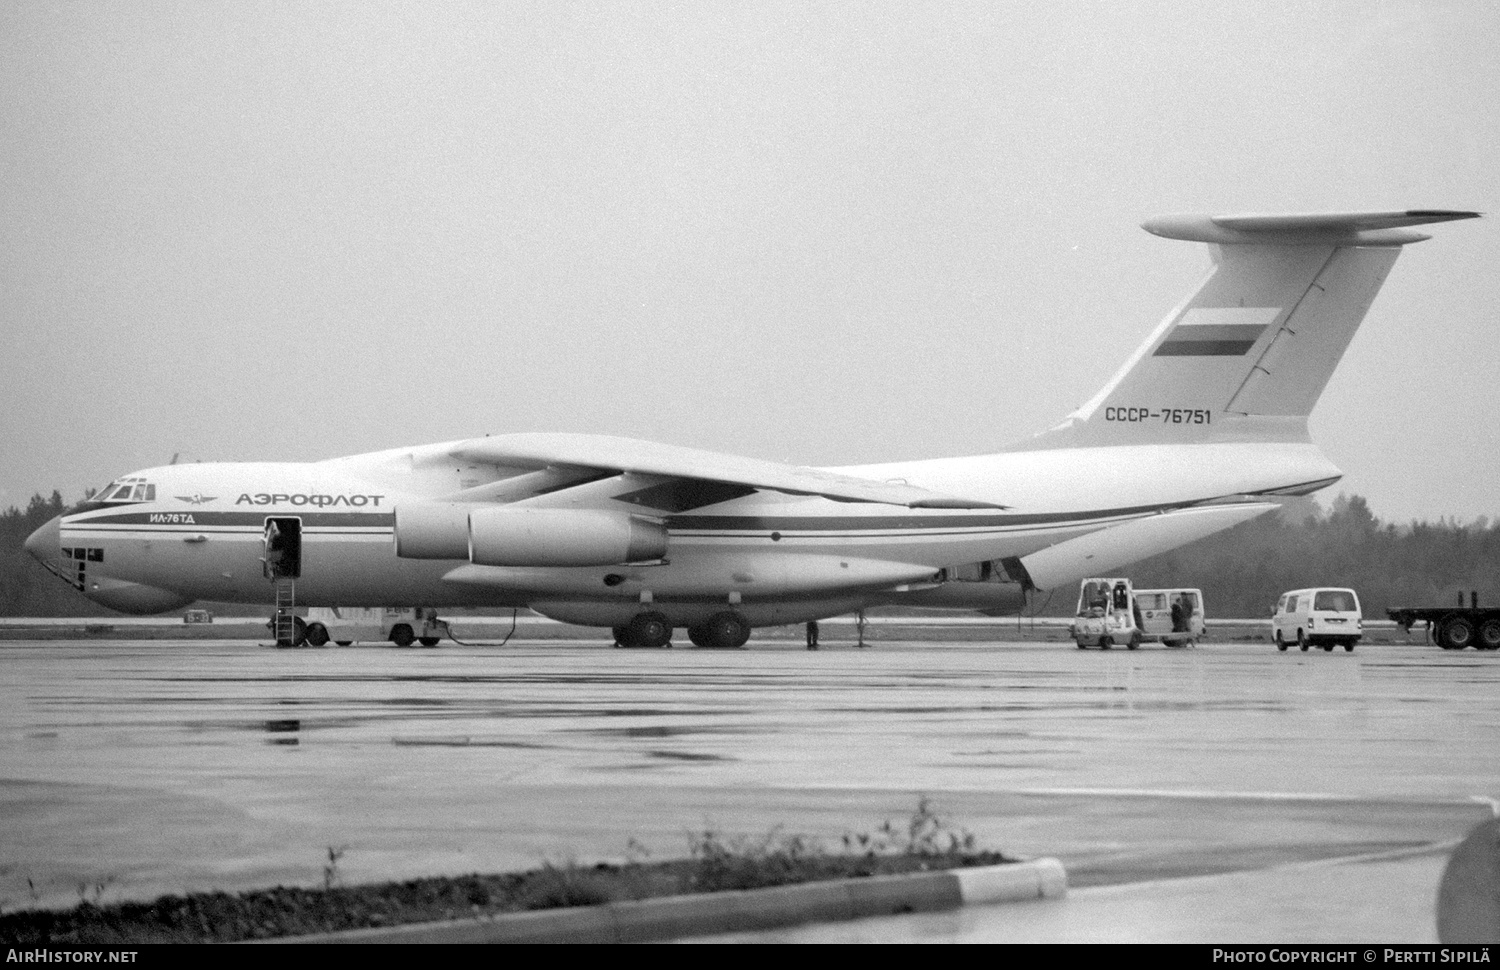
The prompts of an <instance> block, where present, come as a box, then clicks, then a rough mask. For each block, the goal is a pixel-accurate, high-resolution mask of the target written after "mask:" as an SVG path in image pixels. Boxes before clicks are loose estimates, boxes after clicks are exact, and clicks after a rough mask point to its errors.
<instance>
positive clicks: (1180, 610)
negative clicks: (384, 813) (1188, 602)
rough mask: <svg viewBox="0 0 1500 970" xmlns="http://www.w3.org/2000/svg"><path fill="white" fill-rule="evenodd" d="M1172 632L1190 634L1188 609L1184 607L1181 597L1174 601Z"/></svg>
mask: <svg viewBox="0 0 1500 970" xmlns="http://www.w3.org/2000/svg"><path fill="white" fill-rule="evenodd" d="M1172 632H1173V633H1186V632H1188V614H1187V609H1186V608H1185V607H1184V606H1183V605H1182V597H1180V596H1179V597H1177V598H1176V599H1175V600H1173V601H1172Z"/></svg>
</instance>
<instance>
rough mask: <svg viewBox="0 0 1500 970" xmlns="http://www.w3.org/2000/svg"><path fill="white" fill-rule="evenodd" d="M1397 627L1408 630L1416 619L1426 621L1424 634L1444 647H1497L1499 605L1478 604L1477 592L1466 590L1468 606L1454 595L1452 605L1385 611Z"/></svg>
mask: <svg viewBox="0 0 1500 970" xmlns="http://www.w3.org/2000/svg"><path fill="white" fill-rule="evenodd" d="M1385 612H1386V615H1387V616H1389V617H1390V618H1391V619H1393V620H1395V621H1396V625H1397V626H1399V627H1401V629H1403V630H1405V631H1407V632H1408V633H1409V632H1411V628H1412V625H1413V624H1415V623H1417V622H1423V623H1426V624H1427V635H1428V637H1429V638H1430V639H1431V640H1432V642H1433V643H1436V644H1437V645H1438V646H1440V647H1442V648H1443V649H1444V650H1463V649H1464V648H1466V647H1474V648H1476V649H1478V650H1500V606H1480V605H1479V592H1478V591H1477V590H1470V591H1469V605H1468V606H1464V594H1463V593H1462V592H1460V593H1459V594H1458V605H1457V606H1456V607H1455V606H1418V607H1410V606H1400V607H1397V608H1395V609H1390V610H1386V611H1385Z"/></svg>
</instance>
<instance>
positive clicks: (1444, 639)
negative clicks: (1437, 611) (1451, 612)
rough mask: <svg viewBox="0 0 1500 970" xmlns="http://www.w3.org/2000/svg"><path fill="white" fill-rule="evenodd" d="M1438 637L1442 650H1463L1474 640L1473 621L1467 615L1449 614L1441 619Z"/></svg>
mask: <svg viewBox="0 0 1500 970" xmlns="http://www.w3.org/2000/svg"><path fill="white" fill-rule="evenodd" d="M1438 637H1439V639H1438V644H1439V645H1440V646H1442V648H1443V649H1444V650H1463V649H1464V648H1465V647H1467V646H1469V644H1471V643H1473V642H1474V623H1473V621H1472V620H1470V619H1469V618H1468V617H1467V616H1451V617H1449V618H1448V619H1447V620H1444V621H1443V629H1442V630H1441V631H1440V632H1439V633H1438Z"/></svg>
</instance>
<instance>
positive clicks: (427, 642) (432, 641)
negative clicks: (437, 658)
mask: <svg viewBox="0 0 1500 970" xmlns="http://www.w3.org/2000/svg"><path fill="white" fill-rule="evenodd" d="M417 642H418V643H420V644H421V645H422V646H424V647H435V646H437V645H438V644H439V643H442V642H443V638H442V637H418V638H417Z"/></svg>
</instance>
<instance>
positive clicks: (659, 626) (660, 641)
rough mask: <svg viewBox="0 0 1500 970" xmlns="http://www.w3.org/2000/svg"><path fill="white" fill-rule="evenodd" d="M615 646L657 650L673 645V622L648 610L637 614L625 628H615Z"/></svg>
mask: <svg viewBox="0 0 1500 970" xmlns="http://www.w3.org/2000/svg"><path fill="white" fill-rule="evenodd" d="M614 634H615V645H616V646H619V647H644V648H646V649H656V648H659V647H670V646H671V645H672V621H671V620H669V619H667V618H666V616H665V615H663V614H661V613H658V612H656V611H655V610H648V611H647V612H645V613H637V614H636V615H635V616H634V617H632V618H631V620H630V622H629V623H627V624H625V625H624V626H617V627H615V628H614Z"/></svg>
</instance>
